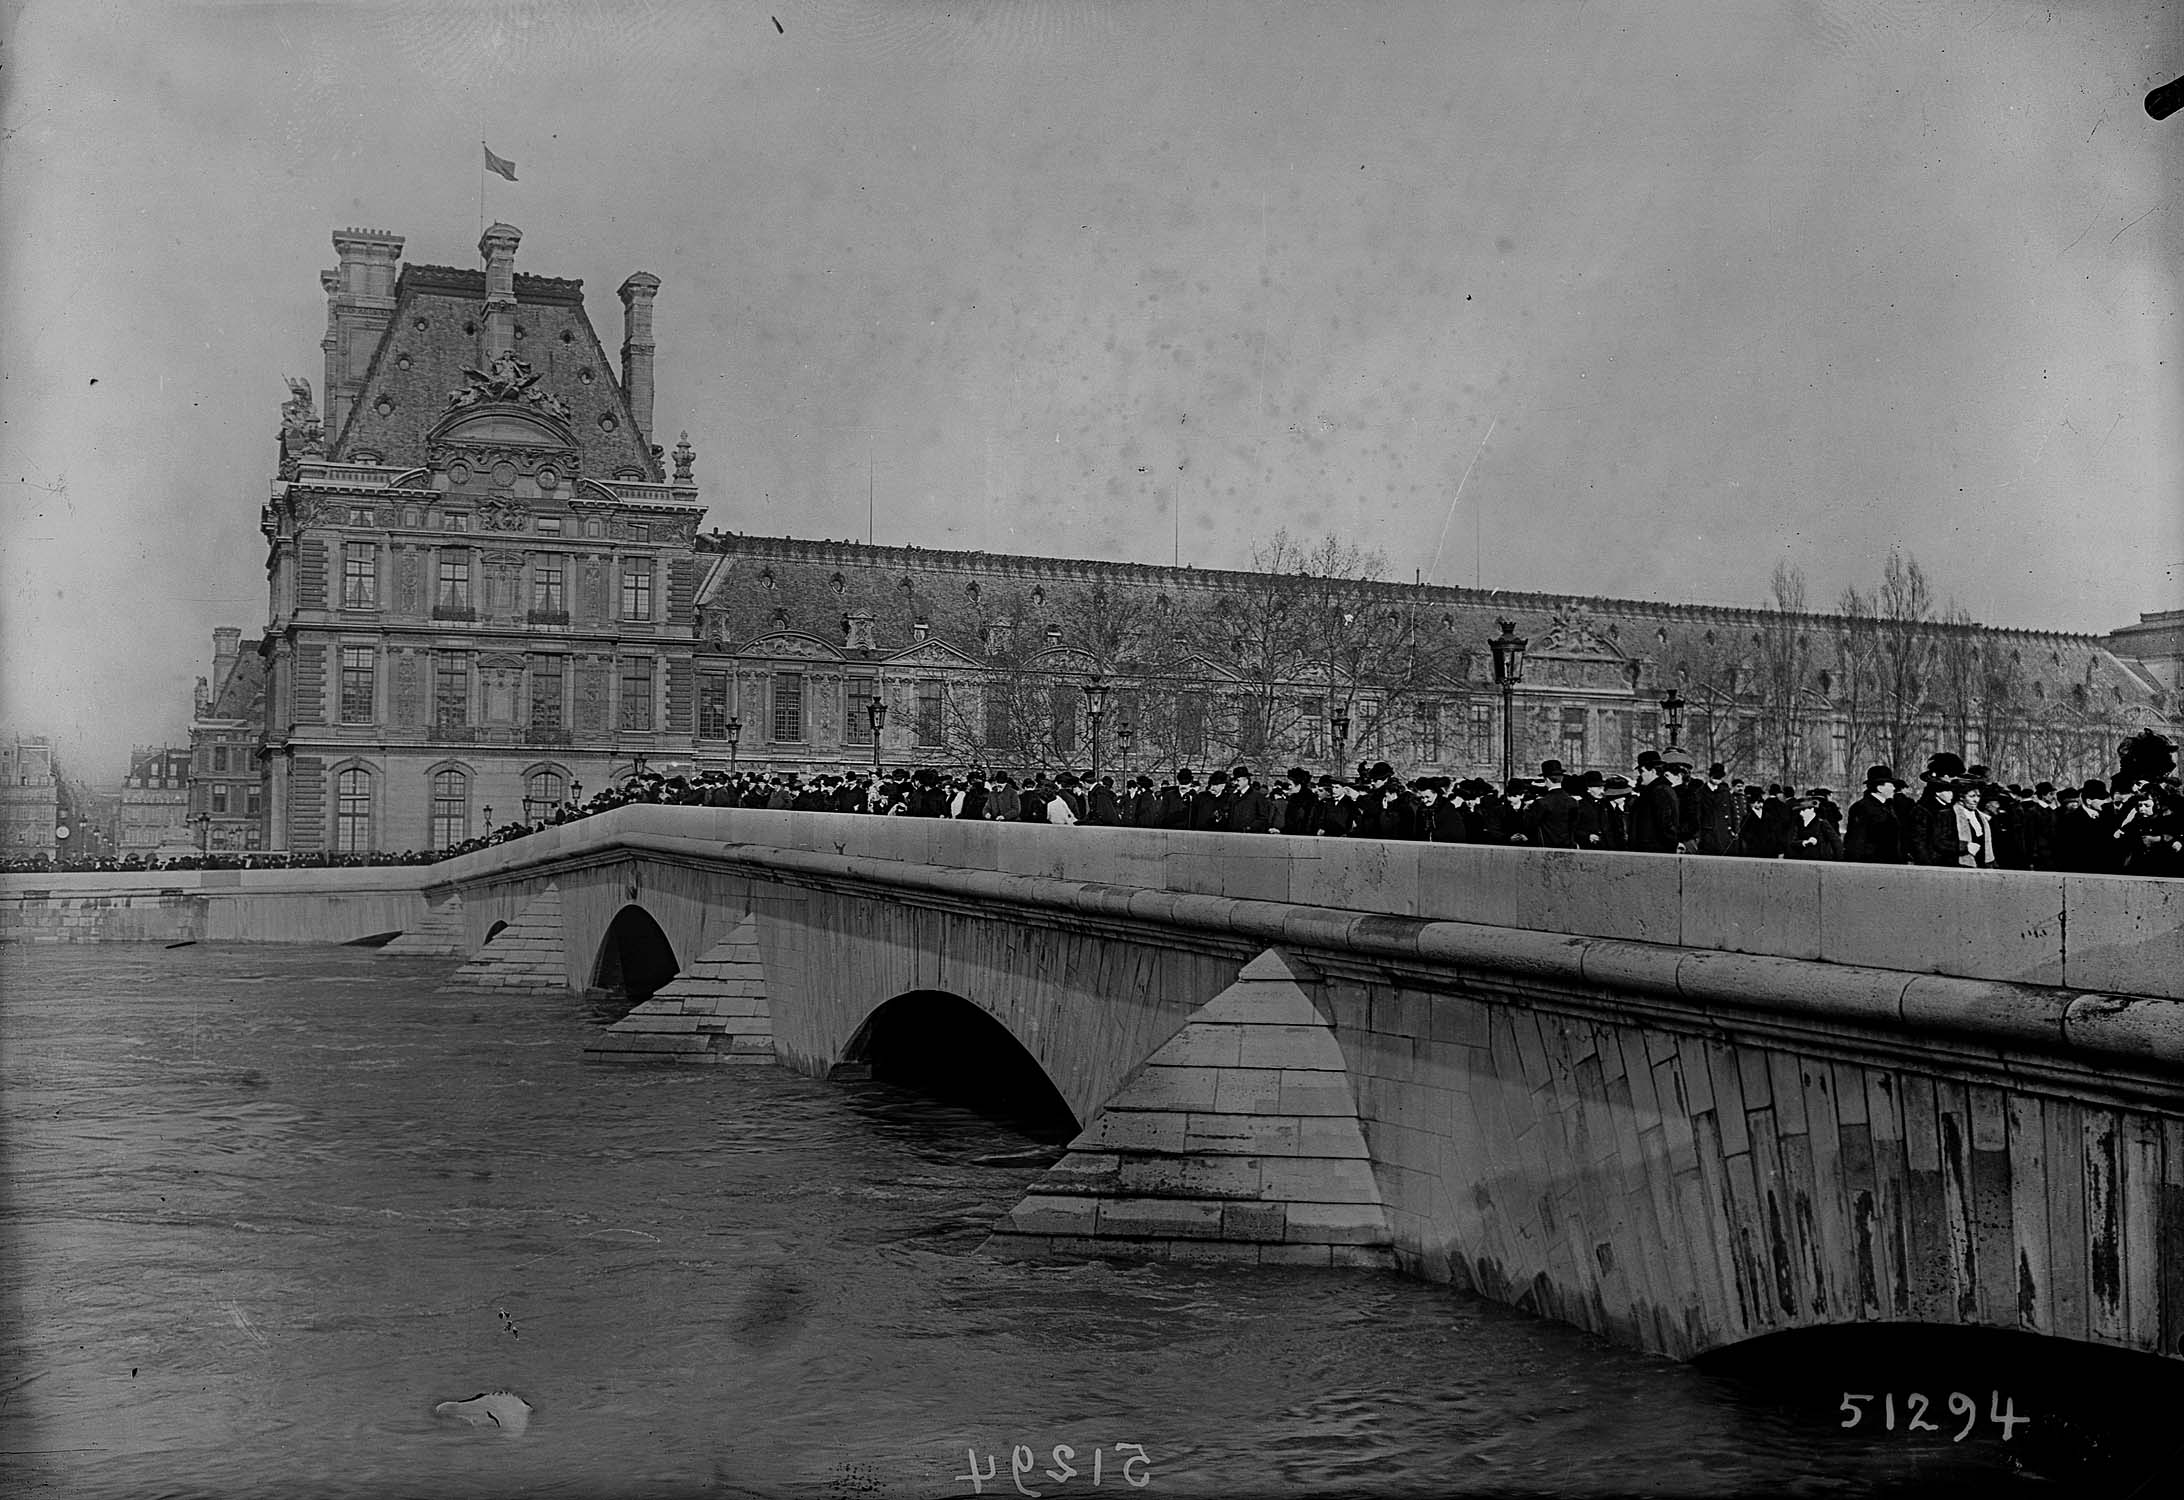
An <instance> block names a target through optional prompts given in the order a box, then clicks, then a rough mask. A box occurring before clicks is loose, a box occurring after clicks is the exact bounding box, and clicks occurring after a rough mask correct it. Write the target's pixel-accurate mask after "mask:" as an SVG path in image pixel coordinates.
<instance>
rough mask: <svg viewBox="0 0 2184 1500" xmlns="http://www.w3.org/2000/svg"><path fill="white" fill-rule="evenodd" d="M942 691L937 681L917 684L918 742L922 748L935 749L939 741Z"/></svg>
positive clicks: (942, 701) (943, 700)
mask: <svg viewBox="0 0 2184 1500" xmlns="http://www.w3.org/2000/svg"><path fill="white" fill-rule="evenodd" d="M943 691H944V690H943V689H942V687H941V685H940V684H939V683H937V682H921V683H919V684H918V744H919V746H920V747H922V748H924V749H928V750H931V749H936V748H938V747H939V745H940V743H941V726H942V713H941V710H942V705H943V703H944V702H945V701H946V700H945V699H944V697H943Z"/></svg>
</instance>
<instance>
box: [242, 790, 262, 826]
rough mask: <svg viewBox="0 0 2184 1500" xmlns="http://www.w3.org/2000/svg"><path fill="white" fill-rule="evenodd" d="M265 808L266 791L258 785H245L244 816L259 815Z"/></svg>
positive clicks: (253, 816) (252, 816)
mask: <svg viewBox="0 0 2184 1500" xmlns="http://www.w3.org/2000/svg"><path fill="white" fill-rule="evenodd" d="M264 808H265V795H264V792H263V791H262V790H261V789H260V788H258V787H254V786H246V787H244V788H243V816H244V817H246V818H255V817H256V816H258V814H259V813H260V812H262V811H263V810H264Z"/></svg>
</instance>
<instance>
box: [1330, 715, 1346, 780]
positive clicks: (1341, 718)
mask: <svg viewBox="0 0 2184 1500" xmlns="http://www.w3.org/2000/svg"><path fill="white" fill-rule="evenodd" d="M1327 727H1328V728H1329V729H1331V730H1333V731H1334V736H1335V758H1334V762H1333V766H1334V769H1335V770H1337V771H1340V770H1341V769H1342V747H1343V746H1344V745H1346V744H1348V743H1349V740H1350V706H1349V705H1348V704H1346V703H1331V704H1329V705H1328V706H1327Z"/></svg>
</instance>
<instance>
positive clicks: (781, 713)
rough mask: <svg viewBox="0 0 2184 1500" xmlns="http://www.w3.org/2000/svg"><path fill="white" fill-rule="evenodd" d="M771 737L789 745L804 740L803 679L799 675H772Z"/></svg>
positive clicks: (793, 673) (790, 673) (791, 673)
mask: <svg viewBox="0 0 2184 1500" xmlns="http://www.w3.org/2000/svg"><path fill="white" fill-rule="evenodd" d="M773 737H774V738H775V739H776V740H781V741H785V742H787V743H790V744H795V743H797V742H798V741H800V740H802V739H803V738H804V679H803V677H802V675H801V674H799V673H796V672H776V673H775V674H774V680H773Z"/></svg>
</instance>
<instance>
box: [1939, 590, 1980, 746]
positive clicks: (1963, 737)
mask: <svg viewBox="0 0 2184 1500" xmlns="http://www.w3.org/2000/svg"><path fill="white" fill-rule="evenodd" d="M1933 663H1934V670H1933V691H1932V693H1931V697H1932V700H1933V703H1934V706H1935V708H1936V709H1937V710H1938V711H1939V717H1940V720H1941V734H1942V738H1943V740H1944V741H1946V742H1947V745H1946V748H1953V749H1955V750H1957V751H1958V752H1959V753H1962V752H1964V751H1966V750H1969V749H1970V748H1971V742H1972V731H1973V729H1974V728H1975V727H1976V726H1977V723H1978V719H1979V622H1978V621H1976V620H1974V619H1973V618H1972V617H1971V614H1970V612H1969V611H1967V610H1966V609H1965V608H1964V607H1963V606H1962V605H1960V604H1958V603H1957V602H1956V601H1955V600H1954V599H1951V600H1950V601H1949V603H1948V605H1947V606H1946V607H1945V608H1944V609H1943V610H1942V612H1941V618H1940V619H1939V620H1937V621H1936V622H1935V630H1934V646H1933ZM1975 758H1977V757H1975Z"/></svg>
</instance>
